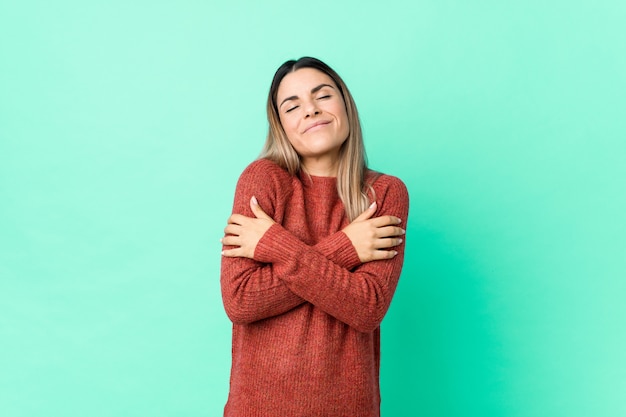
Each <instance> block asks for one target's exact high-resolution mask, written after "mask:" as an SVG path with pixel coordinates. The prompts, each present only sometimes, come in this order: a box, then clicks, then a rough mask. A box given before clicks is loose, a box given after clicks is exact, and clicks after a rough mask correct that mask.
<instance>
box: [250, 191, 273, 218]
mask: <svg viewBox="0 0 626 417" xmlns="http://www.w3.org/2000/svg"><path fill="white" fill-rule="evenodd" d="M250 208H251V209H252V213H254V215H255V216H256V218H257V219H267V220H272V221H274V220H273V219H272V218H271V217H270V216H268V215H267V214H266V213H265V212H264V211H263V209H262V208H261V206H260V205H259V202H258V201H257V199H256V197H255V196H252V198H251V199H250Z"/></svg>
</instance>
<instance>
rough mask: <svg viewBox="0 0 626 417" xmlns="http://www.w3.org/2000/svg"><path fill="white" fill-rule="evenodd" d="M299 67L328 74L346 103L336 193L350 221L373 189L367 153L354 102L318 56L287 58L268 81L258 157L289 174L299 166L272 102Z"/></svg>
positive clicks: (297, 170)
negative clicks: (367, 180)
mask: <svg viewBox="0 0 626 417" xmlns="http://www.w3.org/2000/svg"><path fill="white" fill-rule="evenodd" d="M301 68H313V69H316V70H318V71H320V72H323V73H324V74H326V75H328V76H329V77H330V78H331V79H332V80H333V81H334V82H335V84H336V85H337V88H338V89H339V92H340V93H341V96H342V97H343V101H344V103H345V105H346V114H347V116H348V126H349V129H350V131H349V133H348V138H347V139H346V140H345V142H344V143H343V145H341V148H340V150H339V165H338V171H337V193H338V194H339V198H340V199H341V201H342V202H343V205H344V207H345V208H346V214H347V215H348V218H349V219H350V221H352V220H354V219H355V218H356V217H358V216H359V214H361V213H362V212H364V211H365V210H366V209H367V208H368V206H369V204H370V202H369V198H368V196H367V191H371V192H372V193H373V189H372V188H371V186H370V185H369V184H366V183H365V174H366V172H367V156H366V154H365V146H364V145H363V135H362V133H361V122H360V121H359V114H358V112H357V109H356V104H355V103H354V99H353V98H352V94H350V91H349V90H348V87H347V86H346V84H345V83H344V82H343V80H342V79H341V77H340V76H339V74H337V73H336V72H335V71H334V70H333V69H332V68H330V67H329V66H328V65H326V64H325V63H323V62H322V61H320V60H319V59H316V58H311V57H302V58H300V59H298V60H290V61H287V62H285V63H284V64H282V65H281V66H280V67H279V68H278V70H277V71H276V73H275V74H274V79H273V80H272V85H271V87H270V91H269V94H268V96H267V120H268V122H269V131H268V133H267V140H266V141H265V146H264V147H263V151H262V152H261V155H260V157H261V158H266V159H269V160H271V161H273V162H275V163H276V164H278V165H279V166H281V167H283V168H284V169H286V170H287V171H288V172H289V173H290V174H291V175H296V174H297V173H298V172H300V170H303V167H302V164H301V160H300V156H299V155H298V153H297V152H296V150H295V149H294V148H293V146H292V145H291V143H290V142H289V139H288V138H287V135H286V134H285V131H284V129H283V126H282V124H281V123H280V117H279V115H278V106H277V104H276V96H277V93H278V87H279V85H280V83H281V81H282V80H283V78H284V77H285V76H286V75H287V74H289V73H292V72H294V71H297V70H299V69H301ZM374 198H375V197H374Z"/></svg>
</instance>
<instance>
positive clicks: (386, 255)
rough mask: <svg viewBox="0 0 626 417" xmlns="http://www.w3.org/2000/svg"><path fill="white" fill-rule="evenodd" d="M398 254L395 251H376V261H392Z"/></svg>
mask: <svg viewBox="0 0 626 417" xmlns="http://www.w3.org/2000/svg"><path fill="white" fill-rule="evenodd" d="M397 254H398V252H397V251H395V250H376V251H374V256H373V257H374V260H375V261H380V260H383V259H391V258H393V257H394V256H396V255H397Z"/></svg>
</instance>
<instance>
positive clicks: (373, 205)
mask: <svg viewBox="0 0 626 417" xmlns="http://www.w3.org/2000/svg"><path fill="white" fill-rule="evenodd" d="M374 207H376V202H375V201H374V202H373V203H372V204H370V206H369V208H370V209H373V208H374Z"/></svg>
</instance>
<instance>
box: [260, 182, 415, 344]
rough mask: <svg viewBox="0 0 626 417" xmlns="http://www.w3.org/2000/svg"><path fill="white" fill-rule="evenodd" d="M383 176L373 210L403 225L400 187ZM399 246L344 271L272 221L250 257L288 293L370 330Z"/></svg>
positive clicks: (389, 286) (394, 273) (390, 286)
mask: <svg viewBox="0 0 626 417" xmlns="http://www.w3.org/2000/svg"><path fill="white" fill-rule="evenodd" d="M384 178H385V180H384V182H385V183H386V185H385V186H384V187H383V189H381V190H376V194H377V201H378V204H379V209H378V211H377V213H376V216H381V215H386V214H390V215H394V216H397V217H400V218H401V219H402V224H403V225H404V226H403V227H405V228H406V221H407V217H408V209H409V201H408V192H407V190H406V187H405V186H404V184H403V183H402V182H401V181H400V180H399V179H397V178H395V177H390V176H384ZM344 236H345V235H344ZM346 239H347V236H346ZM329 246H331V245H329ZM404 247H405V243H404V242H403V243H402V244H401V245H400V246H398V247H397V248H396V250H397V251H398V254H397V255H396V256H395V257H393V258H392V259H387V260H380V261H373V262H366V263H364V264H361V265H360V266H358V267H356V268H355V269H354V270H352V271H350V270H348V269H346V268H344V267H342V266H340V265H338V264H336V263H335V262H333V261H331V260H329V259H328V258H327V257H326V256H324V255H323V254H322V253H321V252H319V251H317V250H315V248H312V247H309V246H307V245H306V244H304V243H303V242H301V241H300V240H299V239H298V238H296V237H295V236H294V235H293V234H292V233H290V232H289V231H288V230H286V229H285V228H283V227H282V226H280V225H279V224H275V225H273V226H272V227H270V229H269V230H268V231H267V232H266V233H265V235H263V237H262V238H261V240H260V241H259V243H258V245H257V248H256V250H255V259H258V260H259V261H261V262H266V263H271V264H272V270H273V272H274V274H275V275H276V276H278V277H280V279H281V280H282V281H283V283H284V284H285V286H286V287H287V288H288V289H290V290H291V291H292V292H293V293H294V294H297V295H298V296H299V297H301V298H302V299H304V300H307V301H308V302H310V303H312V304H314V305H315V306H317V307H318V308H320V309H321V310H323V311H325V312H326V313H328V314H330V315H332V316H333V317H335V318H336V319H338V320H340V321H342V322H344V323H346V324H348V325H350V326H352V327H353V328H355V329H356V330H359V331H361V332H371V331H373V330H375V329H376V328H377V327H378V326H379V325H380V323H381V321H382V319H383V317H384V316H385V314H386V312H387V309H388V308H389V305H390V303H391V299H392V297H393V294H394V292H395V289H396V286H397V284H398V279H399V277H400V272H401V270H402V263H403V260H404Z"/></svg>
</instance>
